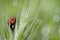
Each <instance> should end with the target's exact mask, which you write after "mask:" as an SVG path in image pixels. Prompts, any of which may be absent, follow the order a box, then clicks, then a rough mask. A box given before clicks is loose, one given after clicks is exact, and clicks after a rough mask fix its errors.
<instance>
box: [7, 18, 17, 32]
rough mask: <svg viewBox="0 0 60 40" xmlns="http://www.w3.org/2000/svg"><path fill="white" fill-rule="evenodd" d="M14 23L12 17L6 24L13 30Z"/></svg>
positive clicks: (14, 19)
mask: <svg viewBox="0 0 60 40" xmlns="http://www.w3.org/2000/svg"><path fill="white" fill-rule="evenodd" d="M15 24H16V17H12V18H10V19H9V20H8V25H9V26H10V29H11V30H12V31H14V29H15Z"/></svg>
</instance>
